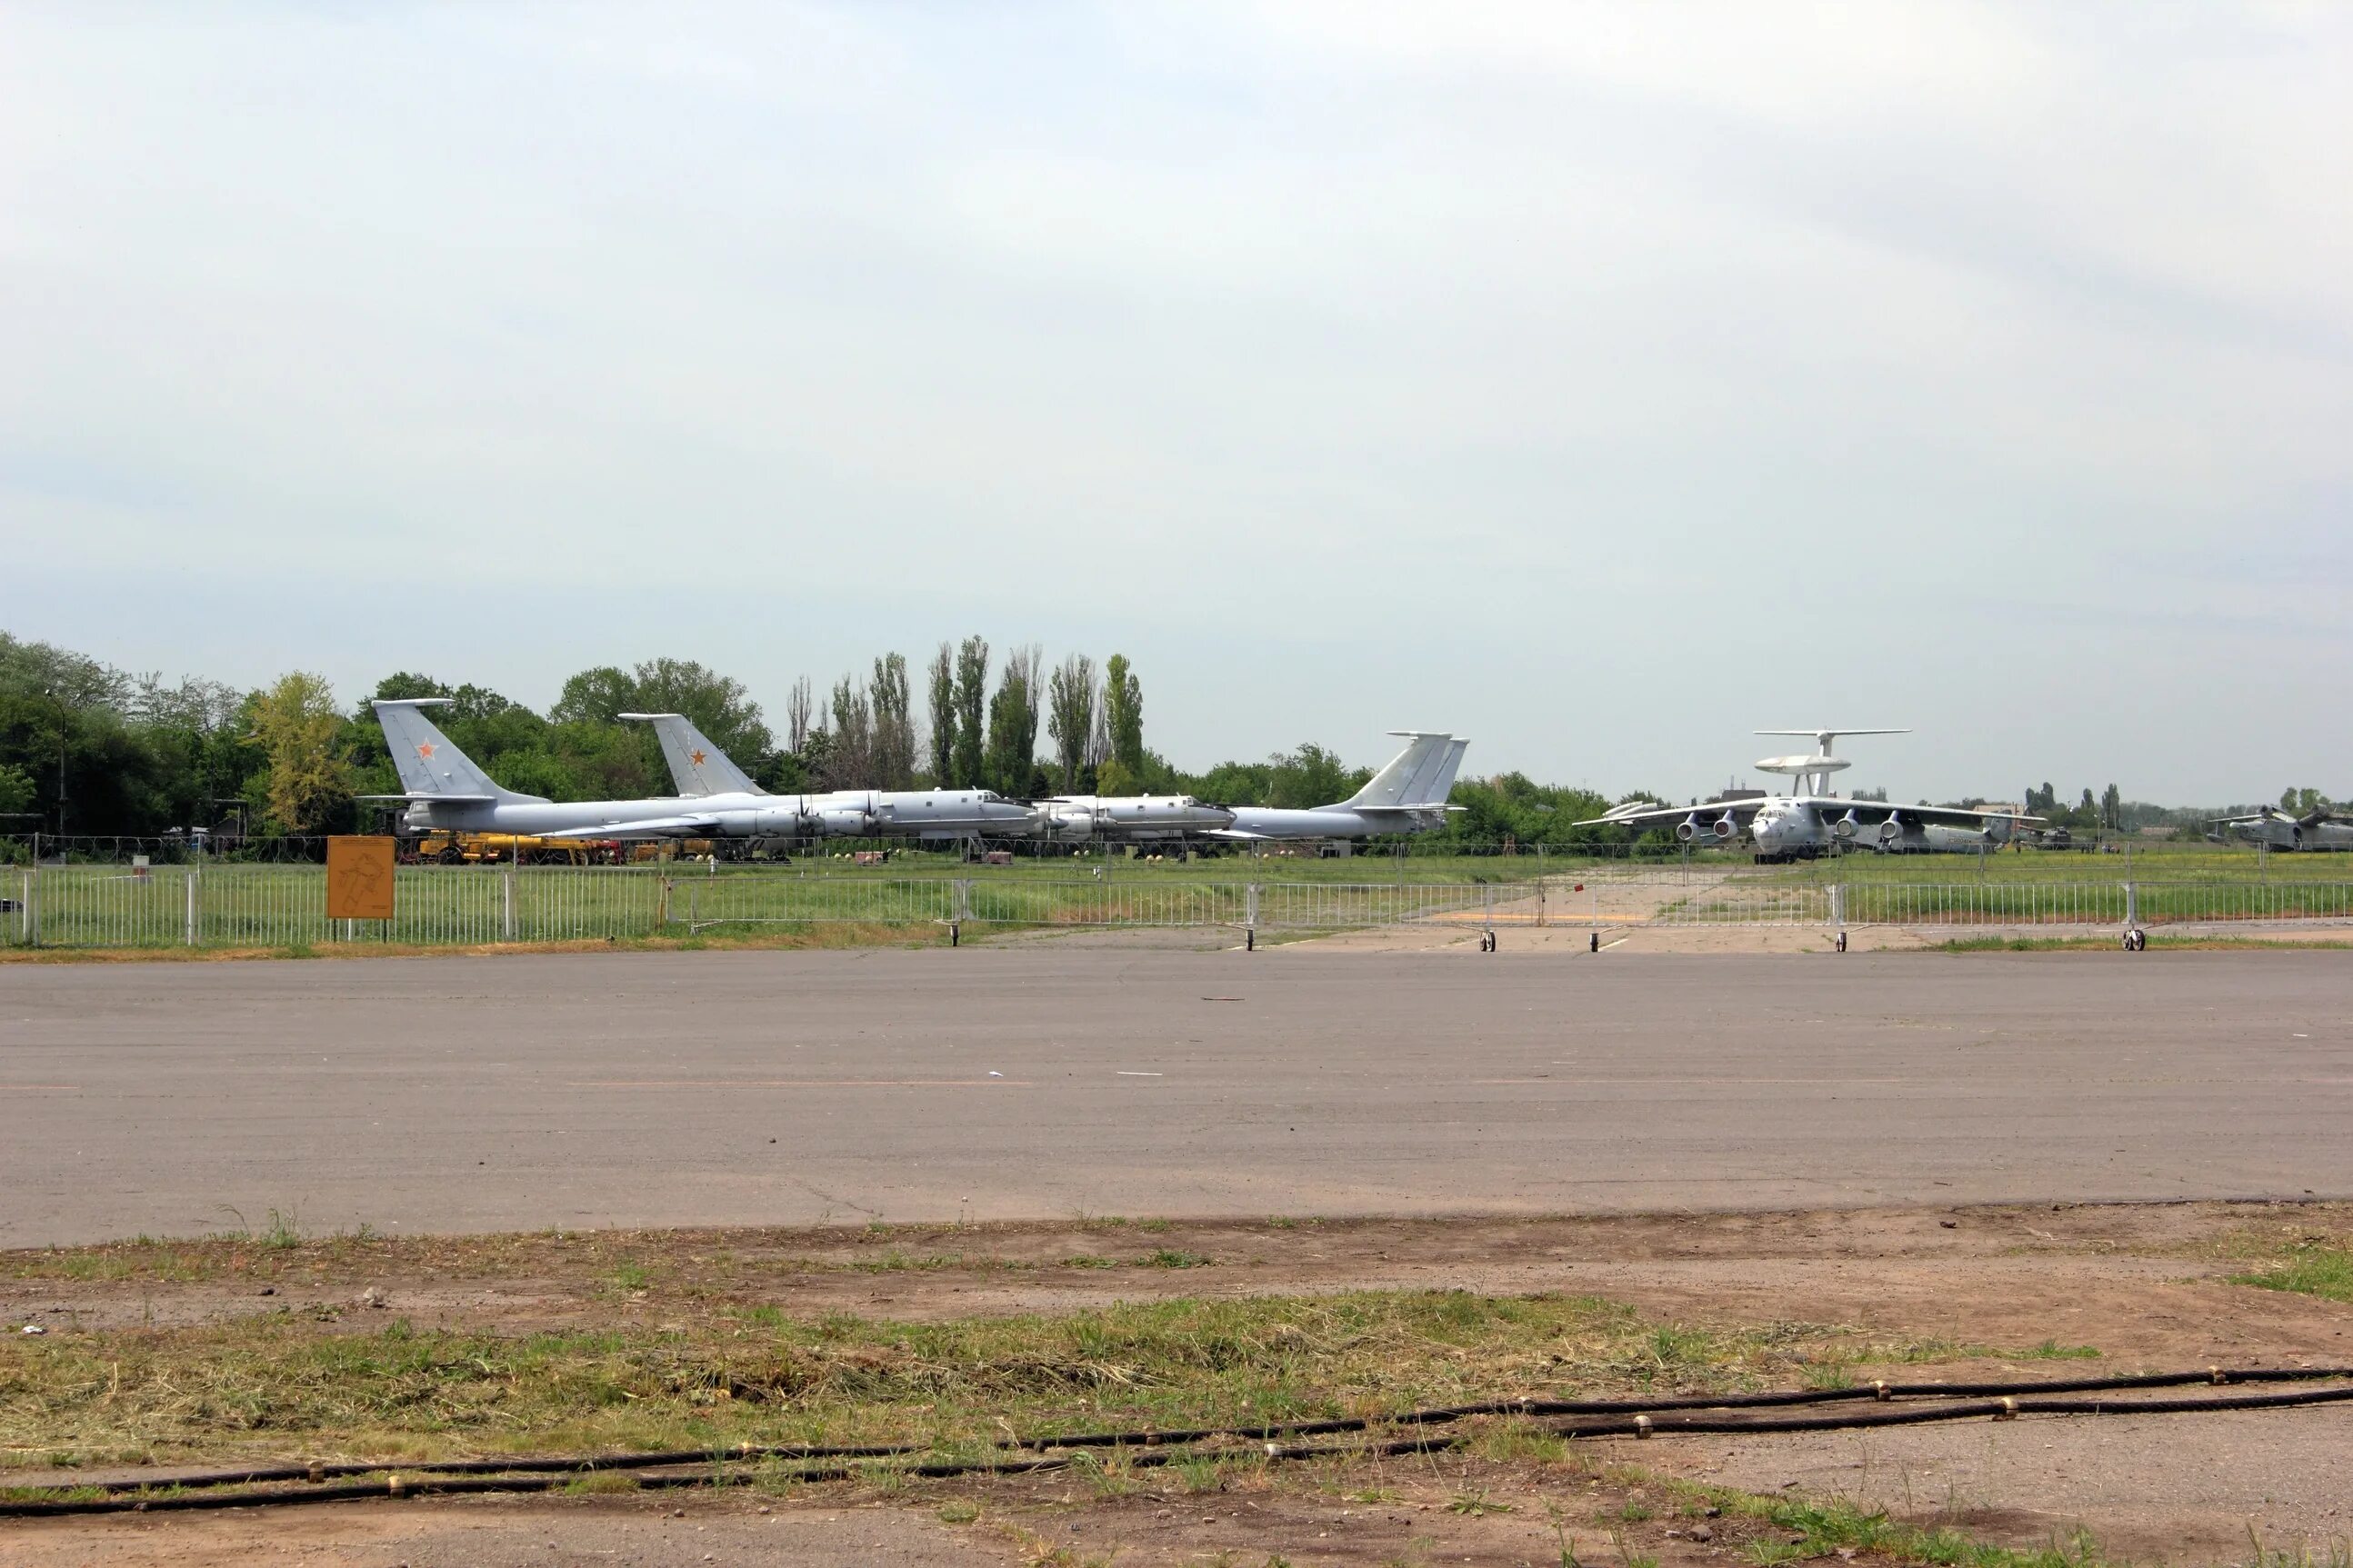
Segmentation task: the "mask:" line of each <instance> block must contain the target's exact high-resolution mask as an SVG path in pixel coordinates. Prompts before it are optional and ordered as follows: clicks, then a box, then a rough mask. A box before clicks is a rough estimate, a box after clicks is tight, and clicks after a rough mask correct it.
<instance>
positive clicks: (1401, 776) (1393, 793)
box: [1340, 730, 1454, 811]
mask: <svg viewBox="0 0 2353 1568" xmlns="http://www.w3.org/2000/svg"><path fill="white" fill-rule="evenodd" d="M1391 733H1392V734H1398V735H1402V736H1404V737H1405V741H1406V746H1405V750H1404V751H1402V752H1398V754H1397V755H1396V756H1394V757H1391V758H1390V759H1389V760H1388V763H1387V764H1386V765H1385V766H1383V767H1382V769H1381V771H1380V772H1379V773H1375V774H1374V775H1373V776H1372V777H1371V778H1370V779H1368V780H1366V783H1365V787H1364V788H1362V789H1360V790H1358V791H1357V792H1356V794H1354V795H1350V796H1349V797H1348V798H1347V799H1345V800H1344V801H1342V802H1340V804H1341V805H1344V806H1350V807H1353V808H1355V809H1356V810H1358V811H1404V810H1409V809H1410V808H1412V807H1414V806H1417V805H1422V804H1423V797H1422V796H1420V795H1416V794H1415V793H1414V785H1415V784H1416V783H1417V782H1418V781H1421V780H1425V779H1427V780H1435V779H1436V778H1437V777H1438V775H1439V774H1440V773H1441V772H1443V771H1444V770H1445V764H1446V754H1447V752H1449V751H1451V749H1452V748H1453V744H1454V737H1453V736H1451V735H1448V734H1442V733H1439V732H1436V731H1419V730H1397V731H1391ZM1447 782H1448V783H1449V784H1451V783H1452V782H1453V780H1452V775H1451V774H1449V775H1448V778H1447Z"/></svg>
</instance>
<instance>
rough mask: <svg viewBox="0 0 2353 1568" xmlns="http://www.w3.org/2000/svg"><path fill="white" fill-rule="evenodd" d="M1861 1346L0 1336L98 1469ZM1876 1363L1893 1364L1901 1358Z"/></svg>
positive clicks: (1217, 1402) (1327, 1323) (1239, 1405)
mask: <svg viewBox="0 0 2353 1568" xmlns="http://www.w3.org/2000/svg"><path fill="white" fill-rule="evenodd" d="M1853 1348H1854V1347H1853V1343H1852V1336H1851V1335H1843V1334H1840V1333H1838V1332H1836V1331H1828V1332H1825V1331H1811V1332H1805V1331H1792V1330H1790V1329H1789V1328H1788V1327H1787V1326H1781V1327H1777V1328H1774V1329H1770V1330H1762V1331H1750V1332H1732V1331H1716V1330H1694V1329H1686V1328H1683V1327H1679V1326H1676V1325H1672V1324H1666V1325H1662V1324H1658V1323H1655V1322H1649V1321H1644V1320H1642V1319H1641V1317H1640V1316H1638V1315H1637V1314H1636V1313H1634V1312H1633V1311H1631V1310H1629V1309H1626V1308H1624V1307H1621V1306H1619V1305H1616V1304H1613V1303H1611V1302H1609V1301H1605V1300H1598V1299H1594V1298H1589V1297H1573V1296H1556V1295H1544V1296H1533V1297H1483V1296H1475V1295H1472V1294H1469V1293H1466V1292H1409V1291H1359V1292H1352V1293H1348V1294H1344V1295H1336V1296H1326V1297H1307V1298H1298V1297H1266V1298H1250V1299H1245V1300H1170V1301H1157V1302H1145V1303H1133V1304H1124V1305H1119V1306H1113V1307H1105V1308H1102V1309H1099V1310H1090V1311H1082V1312H1076V1313H1071V1314H1068V1315H1059V1316H1042V1315H1032V1316H1025V1317H1013V1318H1001V1319H972V1320H960V1321H946V1322H893V1321H875V1320H868V1319H861V1318H856V1317H851V1316H849V1315H847V1314H840V1313H834V1314H828V1315H825V1316H822V1317H818V1318H814V1319H806V1318H797V1317H793V1316H789V1315H786V1313H783V1312H781V1311H778V1310H776V1309H774V1308H773V1307H767V1308H761V1307H754V1308H745V1309H723V1310H712V1311H709V1312H707V1313H704V1314H702V1315H701V1316H693V1315H690V1316H689V1317H688V1319H687V1320H686V1321H682V1322H680V1323H675V1324H667V1325H663V1326H661V1327H653V1326H649V1325H644V1324H637V1323H632V1324H627V1325H622V1326H617V1327H612V1328H607V1329H600V1330H595V1331H565V1332H554V1333H540V1334H530V1335H521V1336H502V1335H499V1334H494V1333H489V1332H468V1331H453V1330H442V1329H434V1328H427V1327H415V1326H411V1325H409V1324H406V1323H402V1322H394V1323H390V1324H387V1325H385V1327H383V1328H381V1329H378V1330H375V1331H367V1332H342V1331H332V1332H331V1331H322V1330H321V1329H319V1328H318V1327H317V1326H316V1325H313V1324H311V1323H308V1322H307V1321H300V1320H299V1319H297V1318H295V1317H292V1316H290V1315H270V1316H265V1317H259V1318H254V1319H248V1320H244V1321H238V1322H235V1323H227V1324H207V1325H203V1326H196V1327H189V1328H179V1329H171V1330H121V1331H100V1332H90V1333H56V1334H50V1335H47V1336H44V1337H41V1338H37V1339H31V1338H18V1337H14V1336H12V1337H10V1338H9V1339H7V1340H5V1341H0V1447H5V1448H9V1449H13V1450H15V1451H17V1452H20V1453H21V1452H36V1451H37V1452H39V1453H42V1454H44V1455H50V1456H64V1457H66V1458H71V1459H75V1460H78V1461H80V1462H93V1461H100V1460H107V1461H113V1460H122V1459H140V1458H173V1457H179V1456H188V1455H207V1456H217V1457H227V1456H230V1455H237V1456H247V1455H251V1456H257V1457H258V1456H260V1455H263V1454H269V1455H278V1456H285V1457H296V1456H308V1455H338V1456H349V1457H364V1458H383V1459H399V1458H426V1457H441V1456H448V1455H454V1454H468V1453H483V1454H497V1453H501V1452H512V1451H516V1450H522V1449H554V1450H559V1451H560V1450H567V1449H587V1448H620V1447H697V1446H706V1445H707V1446H712V1447H723V1446H728V1445H732V1444H734V1443H739V1442H745V1441H749V1442H754V1443H770V1442H775V1443H792V1442H877V1441H891V1442H921V1443H925V1444H928V1445H931V1446H933V1447H935V1448H938V1449H941V1450H944V1451H949V1452H954V1451H956V1450H958V1449H959V1448H962V1449H965V1450H970V1449H971V1448H973V1447H975V1446H976V1445H980V1444H984V1443H987V1442H988V1441H990V1440H993V1439H994V1438H996V1437H998V1436H1002V1434H1003V1432H1004V1430H1005V1427H1006V1426H1008V1425H1010V1426H1012V1427H1013V1428H1014V1429H1016V1430H1018V1431H1022V1432H1025V1433H1031V1434H1039V1433H1050V1432H1053V1431H1059V1430H1071V1429H1074V1428H1101V1427H1104V1426H1162V1427H1166V1426H1194V1425H1226V1424H1232V1425H1240V1424H1253V1425H1254V1424H1256V1423H1259V1422H1263V1421H1270V1420H1283V1419H1289V1418H1293V1417H1314V1416H1327V1415H1381V1414H1384V1413H1388V1412H1396V1411H1403V1410H1407V1409H1411V1408H1416V1407H1419V1406H1421V1405H1441V1404H1456V1403H1461V1402H1465V1401H1471V1400H1479V1399H1490V1398H1499V1397H1503V1396H1505V1395H1507V1394H1520V1393H1525V1392H1526V1391H1528V1390H1530V1389H1560V1390H1586V1391H1602V1390H1618V1391H1632V1390H1636V1389H1666V1390H1674V1391H1687V1390H1723V1389H1729V1388H1744V1387H1757V1386H1764V1385H1766V1384H1788V1383H1789V1382H1792V1381H1796V1380H1798V1379H1800V1378H1802V1377H1803V1376H1805V1374H1806V1373H1807V1371H1808V1369H1809V1368H1810V1367H1811V1366H1813V1365H1814V1364H1816V1363H1818V1362H1820V1361H1834V1360H1840V1359H1843V1358H1845V1357H1847V1356H1849V1355H1850V1354H1851V1353H1852V1351H1853ZM1873 1349H1874V1353H1876V1354H1879V1355H1881V1356H1882V1357H1883V1358H1886V1359H1894V1358H1896V1357H1899V1356H1901V1355H1903V1354H1904V1353H1905V1352H1906V1349H1907V1347H1906V1346H1905V1345H1903V1344H1901V1343H1891V1344H1886V1345H1883V1346H1875V1347H1873Z"/></svg>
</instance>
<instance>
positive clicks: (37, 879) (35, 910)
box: [25, 833, 41, 947]
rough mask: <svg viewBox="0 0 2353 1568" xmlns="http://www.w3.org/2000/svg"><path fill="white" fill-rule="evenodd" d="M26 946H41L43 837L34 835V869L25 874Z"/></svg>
mask: <svg viewBox="0 0 2353 1568" xmlns="http://www.w3.org/2000/svg"><path fill="white" fill-rule="evenodd" d="M25 945H26V947H38V946H40V945H41V836H40V835H39V834H37V833H36V834H35V835H33V867H32V869H31V870H29V871H26V873H25Z"/></svg>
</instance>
